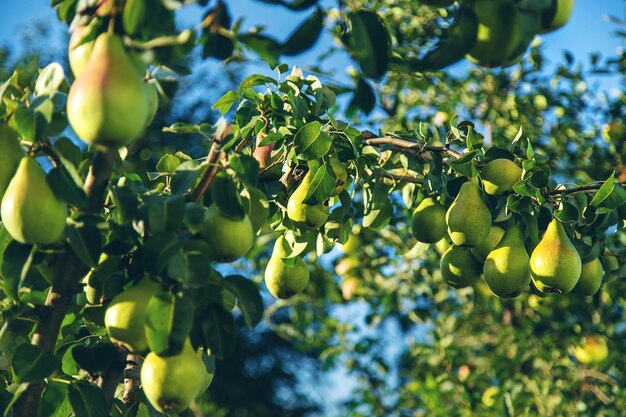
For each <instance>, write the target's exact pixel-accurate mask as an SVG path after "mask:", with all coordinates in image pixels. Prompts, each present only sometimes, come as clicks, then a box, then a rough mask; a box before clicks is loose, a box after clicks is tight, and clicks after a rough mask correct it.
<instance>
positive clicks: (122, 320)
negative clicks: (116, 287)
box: [104, 278, 161, 353]
mask: <svg viewBox="0 0 626 417" xmlns="http://www.w3.org/2000/svg"><path fill="white" fill-rule="evenodd" d="M160 290H161V285H159V284H158V283H156V282H154V281H152V280H150V279H148V278H144V279H142V280H141V281H140V282H139V283H138V284H137V285H135V286H134V287H131V288H129V289H127V290H126V291H124V292H122V293H120V294H118V295H116V296H115V297H114V298H113V300H111V303H110V304H109V305H108V307H107V309H106V313H105V315H104V325H105V327H106V329H107V333H108V334H109V337H110V338H111V341H112V342H114V343H116V344H119V345H121V346H123V347H124V348H126V349H127V350H129V351H130V352H132V353H142V352H145V351H146V350H148V340H147V339H146V332H145V330H144V326H145V324H146V308H147V307H148V301H150V299H151V298H152V296H153V295H155V294H156V293H157V292H159V291H160Z"/></svg>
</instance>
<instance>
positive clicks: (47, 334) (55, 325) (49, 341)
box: [13, 149, 117, 417]
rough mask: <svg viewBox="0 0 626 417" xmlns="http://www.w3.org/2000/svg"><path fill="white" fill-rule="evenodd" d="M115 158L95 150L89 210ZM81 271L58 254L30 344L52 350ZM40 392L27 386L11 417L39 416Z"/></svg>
mask: <svg viewBox="0 0 626 417" xmlns="http://www.w3.org/2000/svg"><path fill="white" fill-rule="evenodd" d="M116 159H117V150H115V149H113V150H108V151H105V150H98V151H96V154H95V156H94V160H93V162H92V166H91V168H90V169H89V173H88V174H87V178H86V180H85V185H84V190H85V194H87V200H88V201H89V208H90V209H91V210H94V211H96V210H98V209H99V207H100V206H101V204H102V197H103V194H104V192H105V190H106V185H107V184H108V182H109V178H110V176H111V173H112V171H113V165H114V164H115V160H116ZM85 272H86V267H85V266H84V265H83V263H82V261H81V260H80V259H79V258H78V257H77V256H76V254H75V253H74V251H72V250H71V249H70V248H69V247H66V250H65V253H64V254H63V255H61V257H60V259H59V266H58V267H57V269H56V271H55V280H54V284H53V285H52V287H51V288H50V292H49V293H48V296H47V298H46V301H45V303H44V305H43V306H40V307H39V308H38V309H37V313H38V316H39V320H38V322H37V328H36V330H35V333H34V334H33V338H32V341H31V343H32V344H33V345H35V346H38V347H39V348H40V349H41V350H43V351H46V352H51V351H53V350H54V347H55V345H56V342H57V339H58V336H59V330H60V328H61V323H62V322H63V319H64V318H65V313H66V312H67V308H68V306H69V304H70V301H71V300H72V297H74V296H75V294H77V293H80V292H81V291H82V287H81V285H80V284H79V282H80V279H81V278H82V277H83V276H84V274H85ZM43 389H44V383H43V381H36V382H32V383H28V387H27V388H26V390H25V391H24V393H23V394H22V396H21V397H20V398H19V399H18V400H17V401H16V403H15V405H14V408H13V417H33V416H37V415H39V406H40V403H41V393H42V391H43Z"/></svg>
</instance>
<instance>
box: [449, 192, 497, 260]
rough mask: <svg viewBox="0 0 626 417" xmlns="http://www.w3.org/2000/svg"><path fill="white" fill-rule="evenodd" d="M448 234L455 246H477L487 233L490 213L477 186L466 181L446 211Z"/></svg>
mask: <svg viewBox="0 0 626 417" xmlns="http://www.w3.org/2000/svg"><path fill="white" fill-rule="evenodd" d="M446 223H447V224H448V234H449V235H450V239H451V240H452V243H454V244H455V245H457V246H469V247H475V246H478V245H479V244H480V243H481V242H482V241H483V240H485V239H486V238H487V235H489V230H490V229H491V213H490V212H489V208H488V207H487V205H486V204H485V202H484V201H483V199H482V197H481V195H480V190H479V189H478V186H477V185H476V184H474V183H473V182H466V183H464V184H463V185H462V186H461V190H460V191H459V194H458V195H457V196H456V199H455V200H454V201H453V202H452V205H451V206H450V208H449V209H448V212H447V213H446Z"/></svg>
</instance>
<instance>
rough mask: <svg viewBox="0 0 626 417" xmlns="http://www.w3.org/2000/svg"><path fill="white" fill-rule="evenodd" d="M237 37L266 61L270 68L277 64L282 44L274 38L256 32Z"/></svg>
mask: <svg viewBox="0 0 626 417" xmlns="http://www.w3.org/2000/svg"><path fill="white" fill-rule="evenodd" d="M237 39H238V40H239V42H241V43H242V44H244V45H246V47H248V49H250V50H251V51H253V52H255V53H256V54H257V55H258V56H259V58H261V59H262V60H264V61H265V62H267V63H268V64H269V66H270V68H272V69H274V68H276V67H277V66H278V64H279V62H278V60H279V57H280V54H281V52H282V45H281V44H280V43H278V42H276V41H275V40H274V39H272V38H269V37H267V36H265V35H261V34H258V33H249V34H245V35H241V36H239V37H238V38H237Z"/></svg>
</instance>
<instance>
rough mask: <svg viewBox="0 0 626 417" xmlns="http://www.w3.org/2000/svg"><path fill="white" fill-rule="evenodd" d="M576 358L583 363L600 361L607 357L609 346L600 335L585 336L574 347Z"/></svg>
mask: <svg viewBox="0 0 626 417" xmlns="http://www.w3.org/2000/svg"><path fill="white" fill-rule="evenodd" d="M574 356H575V357H576V360H578V362H580V363H584V364H592V363H601V362H604V361H605V360H606V358H608V357H609V347H608V346H607V344H606V340H604V337H602V336H587V337H585V338H584V339H583V342H582V343H581V344H580V345H578V346H576V348H575V349H574Z"/></svg>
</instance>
